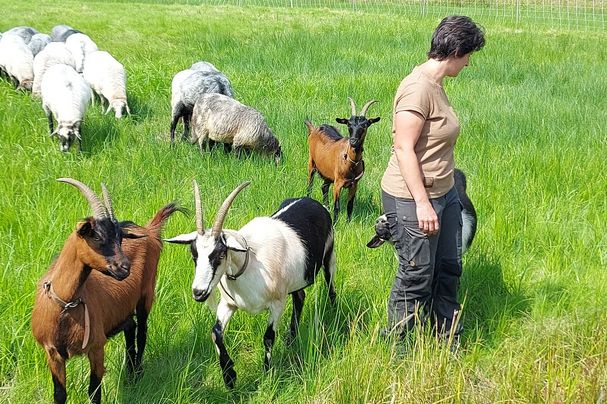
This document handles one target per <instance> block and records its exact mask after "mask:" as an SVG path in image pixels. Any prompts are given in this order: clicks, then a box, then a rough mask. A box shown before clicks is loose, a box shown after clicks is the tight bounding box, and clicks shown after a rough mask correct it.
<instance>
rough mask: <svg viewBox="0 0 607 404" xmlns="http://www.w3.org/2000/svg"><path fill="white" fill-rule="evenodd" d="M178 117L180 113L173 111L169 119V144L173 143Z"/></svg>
mask: <svg viewBox="0 0 607 404" xmlns="http://www.w3.org/2000/svg"><path fill="white" fill-rule="evenodd" d="M180 117H181V116H180V114H178V113H173V119H171V145H173V144H174V143H175V130H176V129H177V124H178V123H179V118H180Z"/></svg>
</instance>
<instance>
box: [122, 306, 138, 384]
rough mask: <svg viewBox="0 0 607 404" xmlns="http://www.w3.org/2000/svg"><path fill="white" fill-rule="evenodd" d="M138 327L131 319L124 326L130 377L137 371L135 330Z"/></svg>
mask: <svg viewBox="0 0 607 404" xmlns="http://www.w3.org/2000/svg"><path fill="white" fill-rule="evenodd" d="M136 327H137V325H136V324H135V320H133V318H132V317H131V318H129V319H128V320H127V323H126V324H125V326H124V341H125V343H126V369H127V373H128V374H129V375H132V374H133V373H134V369H135V361H136V358H135V355H136V353H137V351H136V350H135V329H136Z"/></svg>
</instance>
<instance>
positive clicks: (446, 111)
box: [381, 66, 460, 199]
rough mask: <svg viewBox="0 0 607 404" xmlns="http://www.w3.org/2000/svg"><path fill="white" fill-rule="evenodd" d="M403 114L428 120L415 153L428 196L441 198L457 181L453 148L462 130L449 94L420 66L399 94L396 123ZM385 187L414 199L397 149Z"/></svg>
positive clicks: (400, 89)
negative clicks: (407, 112)
mask: <svg viewBox="0 0 607 404" xmlns="http://www.w3.org/2000/svg"><path fill="white" fill-rule="evenodd" d="M401 111H415V112H418V113H419V114H421V115H422V116H423V117H424V119H425V122H424V126H423V128H422V131H421V134H420V136H419V139H418V140H417V143H416V144H415V154H416V155H417V161H418V162H419V165H420V168H421V172H422V175H423V177H424V186H425V188H426V191H427V192H428V196H429V197H430V198H437V197H439V196H443V195H445V194H446V193H447V192H448V191H449V190H450V189H451V188H452V187H453V185H454V182H455V180H454V177H453V170H454V167H455V161H454V158H453V149H454V147H455V142H456V141H457V136H458V135H459V131H460V126H459V121H458V119H457V116H456V115H455V112H454V111H453V108H452V107H451V104H449V100H448V99H447V94H445V91H444V90H443V88H442V87H441V86H440V85H439V84H438V83H437V82H436V81H434V80H433V79H432V78H431V77H430V76H428V75H426V74H425V73H423V72H422V70H421V68H420V67H419V66H417V67H415V68H414V69H413V71H412V72H411V74H409V75H408V76H407V77H405V78H404V79H403V81H402V82H401V83H400V86H399V87H398V90H397V91H396V96H395V97H394V115H393V122H395V121H396V119H395V118H396V114H398V113H399V112H401ZM394 125H395V124H394V123H393V124H392V138H393V139H394V135H395V132H396V131H395V127H394ZM381 187H382V189H383V190H384V191H386V192H387V193H389V194H390V195H393V196H397V197H400V198H407V199H413V196H412V195H411V192H410V191H409V188H408V187H407V185H406V183H405V180H404V178H403V176H402V175H401V173H400V169H399V168H398V159H397V158H396V153H394V148H392V155H391V156H390V161H389V162H388V168H386V171H385V172H384V176H383V178H382V180H381Z"/></svg>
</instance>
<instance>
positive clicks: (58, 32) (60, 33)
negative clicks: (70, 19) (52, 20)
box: [51, 25, 81, 42]
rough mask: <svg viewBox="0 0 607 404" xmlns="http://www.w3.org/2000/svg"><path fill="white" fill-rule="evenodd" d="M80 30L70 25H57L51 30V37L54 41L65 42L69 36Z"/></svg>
mask: <svg viewBox="0 0 607 404" xmlns="http://www.w3.org/2000/svg"><path fill="white" fill-rule="evenodd" d="M80 32H81V31H78V30H77V29H74V28H72V27H70V26H69V25H55V26H54V27H53V29H52V30H51V39H52V40H53V42H65V40H66V39H67V37H69V36H70V35H72V34H77V33H80Z"/></svg>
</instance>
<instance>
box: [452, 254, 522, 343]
mask: <svg viewBox="0 0 607 404" xmlns="http://www.w3.org/2000/svg"><path fill="white" fill-rule="evenodd" d="M472 249H473V250H474V247H472ZM471 252H472V251H471ZM460 294H465V297H464V296H463V295H462V296H461V299H462V300H463V299H465V307H464V316H463V321H464V330H465V331H464V338H466V339H468V340H472V341H473V340H477V341H481V342H483V343H484V344H486V345H489V346H495V345H497V344H498V343H499V342H500V339H499V338H500V337H499V335H497V333H496V331H498V328H499V327H500V324H503V323H504V322H511V321H512V320H514V319H517V318H520V317H522V316H524V315H525V313H528V312H529V309H530V305H529V297H527V296H525V295H524V293H523V292H522V291H521V290H520V289H519V288H518V286H517V285H507V284H506V283H505V282H504V278H503V272H502V267H501V265H500V264H499V263H498V262H496V261H494V260H493V259H492V258H491V257H487V256H486V255H484V254H480V255H472V254H471V255H470V256H469V259H468V260H467V261H466V262H465V263H464V272H463V276H462V287H461V291H460ZM475 324H476V326H475Z"/></svg>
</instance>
